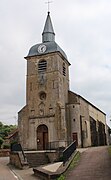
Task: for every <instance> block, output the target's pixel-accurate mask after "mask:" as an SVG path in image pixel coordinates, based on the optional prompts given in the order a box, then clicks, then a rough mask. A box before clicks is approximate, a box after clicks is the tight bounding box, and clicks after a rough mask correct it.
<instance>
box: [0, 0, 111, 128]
mask: <svg viewBox="0 0 111 180" xmlns="http://www.w3.org/2000/svg"><path fill="white" fill-rule="evenodd" d="M46 1H47V0H28V1H27V0H10V1H9V0H0V23H1V25H0V121H2V122H3V123H5V124H17V113H18V111H19V110H20V109H21V108H22V107H23V106H24V105H25V104H26V102H25V101H26V100H25V98H26V60H25V59H24V57H25V56H27V54H28V51H29V49H30V47H31V46H33V45H35V44H37V43H40V42H41V41H42V32H43V27H44V24H45V20H46V16H47V11H48V10H47V9H48V7H47V4H46ZM50 12H51V14H50V15H51V19H52V23H53V27H54V31H55V34H56V42H57V43H58V44H59V46H60V47H61V48H62V49H63V50H64V51H65V53H66V54H67V57H68V60H69V62H70V63H71V66H70V90H72V91H74V92H76V93H77V94H80V95H81V96H82V97H84V98H86V99H87V100H88V101H90V102H91V103H93V104H94V105H95V106H97V107H98V108H99V109H101V110H102V111H103V112H105V113H106V115H107V116H106V117H107V123H108V125H111V122H110V119H111V23H110V22H111V0H93V1H92V0H69V1H67V0H53V2H52V3H50Z"/></svg>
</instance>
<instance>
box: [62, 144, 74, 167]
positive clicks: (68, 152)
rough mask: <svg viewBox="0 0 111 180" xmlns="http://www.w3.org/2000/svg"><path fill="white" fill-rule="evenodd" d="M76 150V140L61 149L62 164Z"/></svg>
mask: <svg viewBox="0 0 111 180" xmlns="http://www.w3.org/2000/svg"><path fill="white" fill-rule="evenodd" d="M75 150H76V141H74V142H72V143H71V144H70V145H69V146H68V147H67V148H66V149H65V150H64V151H63V164H65V163H66V161H67V160H68V159H69V158H70V156H71V155H72V154H73V153H74V151H75Z"/></svg>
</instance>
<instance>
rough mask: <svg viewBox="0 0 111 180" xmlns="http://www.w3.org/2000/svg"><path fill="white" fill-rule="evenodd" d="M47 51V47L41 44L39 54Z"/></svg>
mask: <svg viewBox="0 0 111 180" xmlns="http://www.w3.org/2000/svg"><path fill="white" fill-rule="evenodd" d="M45 51H46V45H44V44H41V45H40V46H39V47H38V52H39V53H44V52H45Z"/></svg>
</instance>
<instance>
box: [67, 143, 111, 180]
mask: <svg viewBox="0 0 111 180" xmlns="http://www.w3.org/2000/svg"><path fill="white" fill-rule="evenodd" d="M66 179H67V180H111V158H110V157H109V154H108V150H107V147H106V146H105V147H94V148H88V149H87V150H86V151H84V152H83V153H82V154H81V159H80V161H79V163H78V165H77V166H76V167H75V168H74V170H72V171H70V172H69V174H68V176H67V178H66Z"/></svg>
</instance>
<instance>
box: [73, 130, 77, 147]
mask: <svg viewBox="0 0 111 180" xmlns="http://www.w3.org/2000/svg"><path fill="white" fill-rule="evenodd" d="M72 137H73V141H76V146H78V136H77V133H73V134H72Z"/></svg>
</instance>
